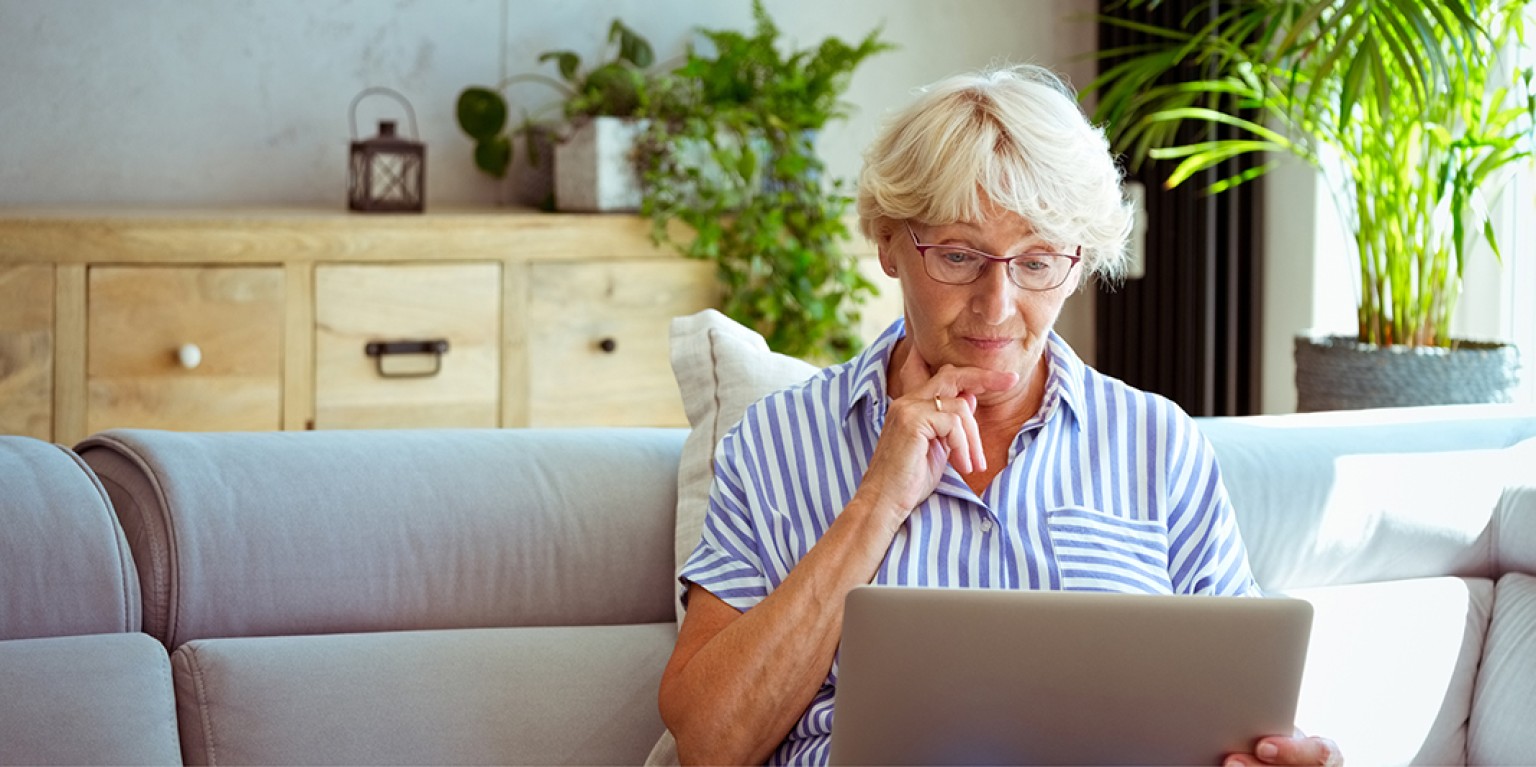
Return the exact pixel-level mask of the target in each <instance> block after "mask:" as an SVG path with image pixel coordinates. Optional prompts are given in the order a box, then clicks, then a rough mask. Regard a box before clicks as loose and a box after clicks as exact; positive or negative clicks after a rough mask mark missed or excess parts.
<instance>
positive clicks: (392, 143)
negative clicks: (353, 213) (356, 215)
mask: <svg viewBox="0 0 1536 767" xmlns="http://www.w3.org/2000/svg"><path fill="white" fill-rule="evenodd" d="M374 94H383V95H388V96H393V97H395V99H397V100H398V101H399V102H400V103H401V104H403V105H405V113H406V115H407V116H408V117H409V118H410V121H411V136H412V137H411V138H405V137H402V136H399V135H397V134H396V133H395V121H394V120H380V121H379V135H377V136H374V137H373V138H370V139H367V140H364V141H359V140H358V139H357V104H358V102H360V101H362V100H363V98H364V97H366V96H370V95H374ZM348 117H349V118H350V120H351V125H352V156H351V161H350V162H349V163H348V170H347V206H348V207H350V208H351V209H352V210H360V211H365V212H370V213H420V212H422V211H423V210H425V209H426V174H427V147H426V145H425V144H423V143H421V141H420V136H421V134H420V133H419V132H417V130H416V111H415V110H414V109H412V108H411V102H409V101H406V100H405V97H404V96H402V95H400V94H399V93H398V92H396V91H394V90H391V89H389V88H367V89H365V90H364V91H363V92H362V93H359V94H357V97H356V98H354V99H352V108H351V110H350V111H349V113H348Z"/></svg>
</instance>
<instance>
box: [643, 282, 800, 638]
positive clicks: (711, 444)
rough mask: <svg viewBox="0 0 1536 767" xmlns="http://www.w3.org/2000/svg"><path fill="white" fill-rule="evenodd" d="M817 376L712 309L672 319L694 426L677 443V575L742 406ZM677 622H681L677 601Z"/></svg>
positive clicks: (678, 368)
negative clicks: (718, 450) (719, 450)
mask: <svg viewBox="0 0 1536 767" xmlns="http://www.w3.org/2000/svg"><path fill="white" fill-rule="evenodd" d="M817 370H818V368H816V367H815V366H813V365H811V364H810V363H808V362H805V361H804V360H800V359H797V358H795V357H789V356H786V355H783V354H777V353H775V352H772V351H769V349H768V343H767V342H766V341H764V340H763V337H762V336H761V335H759V334H757V333H756V332H755V331H752V330H750V329H748V328H746V327H743V326H742V325H740V324H738V323H737V322H736V321H734V320H732V319H731V318H729V317H726V316H725V315H723V314H721V313H720V312H717V311H715V310H714V309H705V310H704V311H702V312H699V313H698V314H694V315H690V316H688V317H678V318H676V319H674V320H672V373H673V375H675V376H676V377H677V388H678V390H679V391H680V392H681V393H682V395H683V408H684V410H686V411H687V413H688V424H689V425H690V426H692V427H693V431H692V432H690V433H689V434H688V437H687V439H685V440H684V441H683V455H682V459H681V460H682V462H681V465H680V466H679V467H678V470H677V538H676V554H677V562H676V568H677V570H681V569H682V567H683V563H684V562H686V561H687V560H688V556H689V555H690V554H692V553H693V549H694V547H695V546H696V545H698V542H699V534H700V532H701V531H702V530H703V529H704V511H705V509H706V508H707V507H708V506H709V485H710V482H711V481H712V480H713V478H714V456H715V446H716V445H718V444H719V443H720V438H721V437H724V436H725V433H726V432H727V431H729V430H730V429H731V427H733V426H735V425H736V423H737V422H738V421H740V420H741V416H742V414H743V413H745V412H746V410H747V406H748V405H751V404H752V403H754V402H756V401H758V400H760V399H762V398H763V397H765V396H767V395H769V394H771V393H773V392H775V391H778V390H779V389H783V388H787V387H789V386H793V385H795V384H797V383H800V382H801V381H804V380H806V379H807V378H810V377H811V375H812V374H814V373H815V372H816V371H817ZM677 618H678V621H679V622H681V621H682V618H683V607H682V604H681V601H679V603H678V605H677Z"/></svg>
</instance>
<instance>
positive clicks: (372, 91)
mask: <svg viewBox="0 0 1536 767" xmlns="http://www.w3.org/2000/svg"><path fill="white" fill-rule="evenodd" d="M369 96H393V97H395V100H396V101H399V102H400V103H401V104H403V105H405V114H406V116H407V117H409V118H410V119H411V138H413V139H415V140H417V141H420V140H421V131H418V130H416V110H415V109H412V108H411V102H409V101H407V100H406V98H405V96H402V95H400V91H397V90H395V89H394V88H385V87H383V86H381V85H376V86H374V87H372V88H364V89H363V90H362V92H361V93H359V94H357V95H356V96H353V97H352V106H351V107H350V108H349V109H348V110H347V123H348V124H349V125H350V126H351V127H352V138H353V139H356V138H357V105H358V103H359V102H361V101H362V100H363V99H365V98H367V97H369Z"/></svg>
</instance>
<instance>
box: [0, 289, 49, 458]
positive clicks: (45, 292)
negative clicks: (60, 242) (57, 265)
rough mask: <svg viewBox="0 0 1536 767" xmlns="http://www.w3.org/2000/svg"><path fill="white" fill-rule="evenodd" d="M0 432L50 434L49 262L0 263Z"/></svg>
mask: <svg viewBox="0 0 1536 767" xmlns="http://www.w3.org/2000/svg"><path fill="white" fill-rule="evenodd" d="M0 434H22V435H25V436H28V437H36V438H38V439H43V440H47V439H52V438H53V266H52V265H48V264H18V265H11V266H0Z"/></svg>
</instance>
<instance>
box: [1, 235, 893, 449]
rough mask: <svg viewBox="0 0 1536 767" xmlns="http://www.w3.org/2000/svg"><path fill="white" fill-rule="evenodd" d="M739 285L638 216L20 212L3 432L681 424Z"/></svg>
mask: <svg viewBox="0 0 1536 767" xmlns="http://www.w3.org/2000/svg"><path fill="white" fill-rule="evenodd" d="M849 247H850V248H854V249H856V252H858V253H859V254H860V255H861V257H862V258H863V263H864V267H865V270H866V271H867V272H868V273H869V274H870V275H871V278H872V279H874V278H876V277H880V275H879V274H878V270H877V265H876V264H875V263H874V257H873V256H874V254H873V250H872V249H871V248H870V247H869V246H868V245H867V244H866V243H864V242H863V241H862V240H858V241H856V242H851V243H850V244H849ZM887 284H888V283H887ZM891 287H892V288H894V285H892V286H891ZM894 294H895V291H894V290H893V289H887V290H886V294H885V295H883V296H882V297H881V298H879V299H877V300H876V302H875V303H874V304H873V305H871V306H870V307H868V309H867V310H866V315H867V320H866V322H865V327H864V328H862V329H861V332H862V334H863V335H864V336H865V337H866V338H868V337H870V335H871V334H872V333H873V332H877V331H878V329H879V328H880V327H882V326H883V325H884V324H885V323H886V322H888V321H889V319H890V318H893V317H894V316H895V315H896V314H897V313H898V312H899V306H900V303H899V298H897V297H896V296H895V295H894ZM717 299H718V290H717V288H716V286H715V280H714V277H713V269H712V267H711V266H710V265H709V264H705V263H702V262H697V261H690V260H687V259H683V258H681V257H679V256H677V255H676V254H674V253H673V252H672V251H670V250H668V249H665V248H658V247H656V246H655V245H653V244H652V243H651V241H650V238H649V230H648V224H647V223H646V222H645V221H643V220H642V219H640V218H638V217H635V216H628V215H612V214H592V215H587V214H547V213H539V212H532V211H516V210H504V209H503V210H485V209H481V210H466V211H450V212H433V213H428V214H425V215H388V216H385V215H361V214H349V213H345V212H338V211H323V210H303V209H301V210H175V211H170V210H115V209H114V210H80V209H70V210H21V209H11V210H3V209H0V433H9V434H27V435H31V436H35V437H39V438H42V439H50V440H53V441H56V442H60V443H65V444H73V443H74V442H76V441H78V440H79V439H82V438H84V437H85V436H87V435H89V434H91V433H94V432H97V431H100V430H102V429H106V428H112V427H145V428H165V429H178V430H272V429H310V428H322V429H323V428H386V427H388V428H393V427H407V428H408V427H427V426H480V427H494V426H577V425H599V424H601V425H619V426H681V425H686V424H687V420H686V418H685V416H684V414H683V408H682V402H681V400H680V398H679V397H678V395H677V390H676V386H675V384H674V381H673V377H672V371H671V366H670V363H669V358H668V344H667V335H668V324H669V322H670V320H671V319H672V318H673V317H675V316H679V315H684V314H690V313H693V312H696V311H698V310H700V309H703V308H706V307H709V306H713V305H715V304H716V303H717ZM384 344H388V345H390V346H382V345H384ZM442 344H445V345H446V351H445V352H443V353H441V354H438V353H437V352H436V351H434V350H435V349H438V348H441V346H440V345H442ZM370 349H371V350H372V351H373V352H375V354H372V355H370ZM381 351H382V352H386V353H382V354H380V353H378V352H381Z"/></svg>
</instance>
